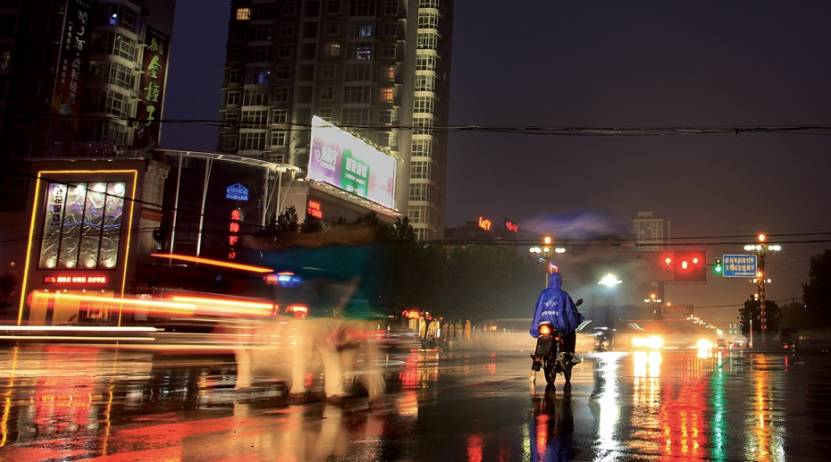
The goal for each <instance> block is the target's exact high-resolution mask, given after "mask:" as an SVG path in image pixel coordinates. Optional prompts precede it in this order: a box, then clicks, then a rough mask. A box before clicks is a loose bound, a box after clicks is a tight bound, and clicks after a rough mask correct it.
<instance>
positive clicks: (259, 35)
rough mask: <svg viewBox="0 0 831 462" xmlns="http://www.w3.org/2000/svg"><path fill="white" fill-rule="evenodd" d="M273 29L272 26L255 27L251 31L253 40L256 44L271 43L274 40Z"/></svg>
mask: <svg viewBox="0 0 831 462" xmlns="http://www.w3.org/2000/svg"><path fill="white" fill-rule="evenodd" d="M273 27H274V26H272V25H270V24H267V25H262V26H254V27H253V28H252V29H251V40H252V41H254V42H270V41H272V40H274V33H273V32H272V29H273Z"/></svg>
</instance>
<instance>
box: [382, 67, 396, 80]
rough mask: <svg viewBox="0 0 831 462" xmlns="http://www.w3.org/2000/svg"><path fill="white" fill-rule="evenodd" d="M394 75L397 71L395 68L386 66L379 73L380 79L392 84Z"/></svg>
mask: <svg viewBox="0 0 831 462" xmlns="http://www.w3.org/2000/svg"><path fill="white" fill-rule="evenodd" d="M396 73H397V71H396V69H395V66H386V67H384V68H383V69H382V71H381V76H382V77H381V78H384V79H387V80H389V81H391V82H394V81H395V75H396Z"/></svg>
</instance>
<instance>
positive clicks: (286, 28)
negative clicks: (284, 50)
mask: <svg viewBox="0 0 831 462" xmlns="http://www.w3.org/2000/svg"><path fill="white" fill-rule="evenodd" d="M280 37H283V38H287V37H294V24H281V25H280Z"/></svg>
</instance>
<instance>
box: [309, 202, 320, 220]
mask: <svg viewBox="0 0 831 462" xmlns="http://www.w3.org/2000/svg"><path fill="white" fill-rule="evenodd" d="M306 215H310V216H313V217H315V218H317V219H319V220H322V219H323V207H322V206H321V205H320V202H318V201H316V200H312V199H309V204H308V205H307V206H306Z"/></svg>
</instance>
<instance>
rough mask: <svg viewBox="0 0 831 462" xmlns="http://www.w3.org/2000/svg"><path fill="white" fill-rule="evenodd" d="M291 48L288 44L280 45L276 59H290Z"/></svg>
mask: <svg viewBox="0 0 831 462" xmlns="http://www.w3.org/2000/svg"><path fill="white" fill-rule="evenodd" d="M291 51H292V46H291V45H289V44H285V43H284V44H282V45H280V46H278V47H277V57H278V58H280V59H287V58H291Z"/></svg>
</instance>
